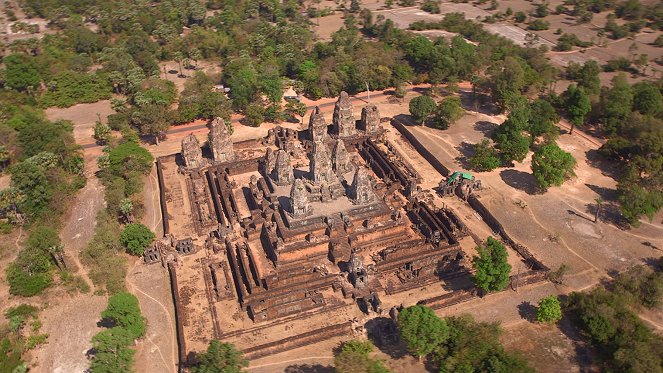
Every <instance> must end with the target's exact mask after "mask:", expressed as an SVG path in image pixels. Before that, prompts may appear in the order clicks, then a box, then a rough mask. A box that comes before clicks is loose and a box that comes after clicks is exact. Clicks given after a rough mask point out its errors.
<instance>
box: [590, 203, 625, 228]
mask: <svg viewBox="0 0 663 373" xmlns="http://www.w3.org/2000/svg"><path fill="white" fill-rule="evenodd" d="M585 208H586V209H587V211H588V212H589V213H590V214H591V215H592V216H595V214H596V203H588V204H586V205H585ZM588 220H589V219H588ZM591 221H592V222H593V221H594V220H593V219H592V220H591ZM599 221H602V222H604V223H608V224H611V225H614V226H615V227H617V228H619V229H621V230H623V231H627V230H630V229H631V224H629V222H628V220H627V219H626V218H625V217H624V215H622V212H621V210H620V207H619V204H618V203H616V202H608V203H605V202H604V203H602V204H601V210H600V211H599Z"/></svg>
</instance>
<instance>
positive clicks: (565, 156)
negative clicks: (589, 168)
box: [532, 143, 576, 190]
mask: <svg viewBox="0 0 663 373" xmlns="http://www.w3.org/2000/svg"><path fill="white" fill-rule="evenodd" d="M575 165H576V160H575V159H574V158H573V156H572V155H571V154H570V153H567V152H565V151H564V150H562V149H560V147H559V146H557V144H555V143H551V144H547V145H544V146H542V147H540V148H539V149H537V151H536V152H534V155H533V156H532V173H533V175H534V178H535V179H536V182H537V184H538V185H539V188H541V189H542V190H547V189H548V188H549V187H550V186H552V185H556V186H559V185H562V183H564V181H565V180H566V179H568V178H569V177H572V176H574V175H575V174H574V173H573V168H574V167H575Z"/></svg>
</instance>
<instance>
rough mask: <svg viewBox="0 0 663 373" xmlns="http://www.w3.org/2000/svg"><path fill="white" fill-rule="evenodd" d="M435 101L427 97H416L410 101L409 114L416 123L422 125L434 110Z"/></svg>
mask: <svg viewBox="0 0 663 373" xmlns="http://www.w3.org/2000/svg"><path fill="white" fill-rule="evenodd" d="M435 107H436V106H435V101H434V100H433V99H432V98H430V97H428V96H418V97H415V98H413V99H412V100H411V101H410V114H412V116H413V117H414V120H415V121H416V122H417V123H420V124H422V125H423V124H424V122H426V119H428V117H429V116H430V115H431V114H432V113H433V111H434V110H435Z"/></svg>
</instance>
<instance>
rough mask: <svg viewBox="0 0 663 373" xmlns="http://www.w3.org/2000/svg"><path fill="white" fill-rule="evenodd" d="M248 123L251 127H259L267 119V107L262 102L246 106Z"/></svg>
mask: <svg viewBox="0 0 663 373" xmlns="http://www.w3.org/2000/svg"><path fill="white" fill-rule="evenodd" d="M244 119H245V120H246V124H248V125H249V126H251V127H259V126H260V124H262V122H264V121H265V109H263V107H262V105H260V104H250V105H249V106H247V107H246V111H245V117H244Z"/></svg>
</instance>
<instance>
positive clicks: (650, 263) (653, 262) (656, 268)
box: [642, 242, 663, 271]
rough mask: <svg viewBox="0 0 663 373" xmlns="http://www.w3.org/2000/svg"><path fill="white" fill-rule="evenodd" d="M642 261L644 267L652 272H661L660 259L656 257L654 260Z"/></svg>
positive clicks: (645, 259) (651, 258)
mask: <svg viewBox="0 0 663 373" xmlns="http://www.w3.org/2000/svg"><path fill="white" fill-rule="evenodd" d="M643 245H644V242H643ZM654 247H655V246H654ZM657 249H658V248H657ZM658 250H661V249H658ZM642 261H643V262H644V263H645V265H646V266H647V267H649V268H651V269H653V270H654V271H661V270H663V260H662V259H661V258H660V257H658V258H655V257H649V258H644V259H643V260H642Z"/></svg>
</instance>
